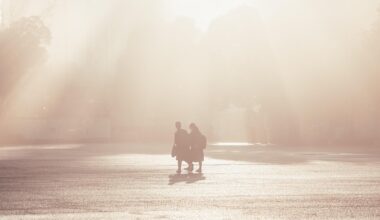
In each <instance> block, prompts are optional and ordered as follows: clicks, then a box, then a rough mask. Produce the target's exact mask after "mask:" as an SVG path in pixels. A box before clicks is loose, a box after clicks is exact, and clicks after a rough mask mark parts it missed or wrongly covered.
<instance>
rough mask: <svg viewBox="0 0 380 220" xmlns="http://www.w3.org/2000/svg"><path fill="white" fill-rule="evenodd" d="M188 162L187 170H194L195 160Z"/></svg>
mask: <svg viewBox="0 0 380 220" xmlns="http://www.w3.org/2000/svg"><path fill="white" fill-rule="evenodd" d="M186 163H187V167H186V168H185V170H188V171H192V170H193V162H191V161H186Z"/></svg>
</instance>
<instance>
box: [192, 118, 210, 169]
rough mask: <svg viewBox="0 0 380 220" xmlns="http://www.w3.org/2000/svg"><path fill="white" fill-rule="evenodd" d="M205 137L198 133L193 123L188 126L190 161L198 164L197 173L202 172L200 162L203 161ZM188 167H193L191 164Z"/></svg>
mask: <svg viewBox="0 0 380 220" xmlns="http://www.w3.org/2000/svg"><path fill="white" fill-rule="evenodd" d="M205 145H206V137H205V136H204V135H203V134H202V133H201V132H200V131H199V128H198V127H197V125H195V124H194V123H191V124H190V152H191V161H192V162H198V163H199V168H198V170H196V171H197V172H198V173H201V172H202V162H203V160H204V153H203V149H204V148H206V146H205ZM190 166H193V165H192V164H191V165H190Z"/></svg>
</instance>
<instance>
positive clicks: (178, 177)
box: [168, 173, 206, 185]
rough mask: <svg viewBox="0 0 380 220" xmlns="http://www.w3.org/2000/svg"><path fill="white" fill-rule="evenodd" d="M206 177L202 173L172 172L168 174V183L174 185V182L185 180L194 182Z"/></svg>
mask: <svg viewBox="0 0 380 220" xmlns="http://www.w3.org/2000/svg"><path fill="white" fill-rule="evenodd" d="M205 179H206V177H205V176H204V175H203V173H187V174H172V175H169V183H168V185H174V184H176V183H180V182H185V183H187V184H190V183H195V182H198V181H201V180H205Z"/></svg>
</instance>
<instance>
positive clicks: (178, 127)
mask: <svg viewBox="0 0 380 220" xmlns="http://www.w3.org/2000/svg"><path fill="white" fill-rule="evenodd" d="M175 127H176V128H177V129H181V122H179V121H176V122H175Z"/></svg>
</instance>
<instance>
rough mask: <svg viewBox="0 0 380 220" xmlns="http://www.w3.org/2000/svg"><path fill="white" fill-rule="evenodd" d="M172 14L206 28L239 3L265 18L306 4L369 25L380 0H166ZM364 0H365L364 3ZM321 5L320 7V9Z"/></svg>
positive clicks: (354, 23) (300, 9)
mask: <svg viewBox="0 0 380 220" xmlns="http://www.w3.org/2000/svg"><path fill="white" fill-rule="evenodd" d="M166 1H167V2H168V3H170V4H168V5H169V6H168V7H169V11H170V13H171V14H172V15H173V17H174V18H175V17H177V16H186V17H191V18H193V19H194V21H195V23H196V25H197V26H198V27H200V28H201V29H202V30H206V29H207V27H208V26H209V24H210V23H211V22H212V20H213V19H215V18H216V17H218V16H220V15H223V14H226V13H228V11H230V10H232V9H234V8H237V7H239V6H243V5H248V6H252V7H254V8H256V9H257V12H258V14H259V15H260V16H261V18H262V19H263V20H264V21H270V20H271V19H276V17H277V15H278V14H279V13H281V12H287V13H289V14H291V13H293V14H294V15H297V14H300V16H299V17H300V19H302V12H304V11H303V10H304V9H305V8H309V9H313V8H315V10H316V11H318V10H320V12H323V13H330V14H332V15H330V16H336V17H338V18H339V17H342V16H343V17H342V19H344V18H347V20H349V21H350V22H352V24H353V25H360V26H363V25H364V26H368V25H369V24H371V23H372V22H373V21H374V19H376V18H377V17H378V9H380V8H379V7H380V0H366V1H361V0H333V1H332V0H319V1H313V0H207V1H206V0H166ZM364 2H365V3H364ZM321 8H322V10H321Z"/></svg>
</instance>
